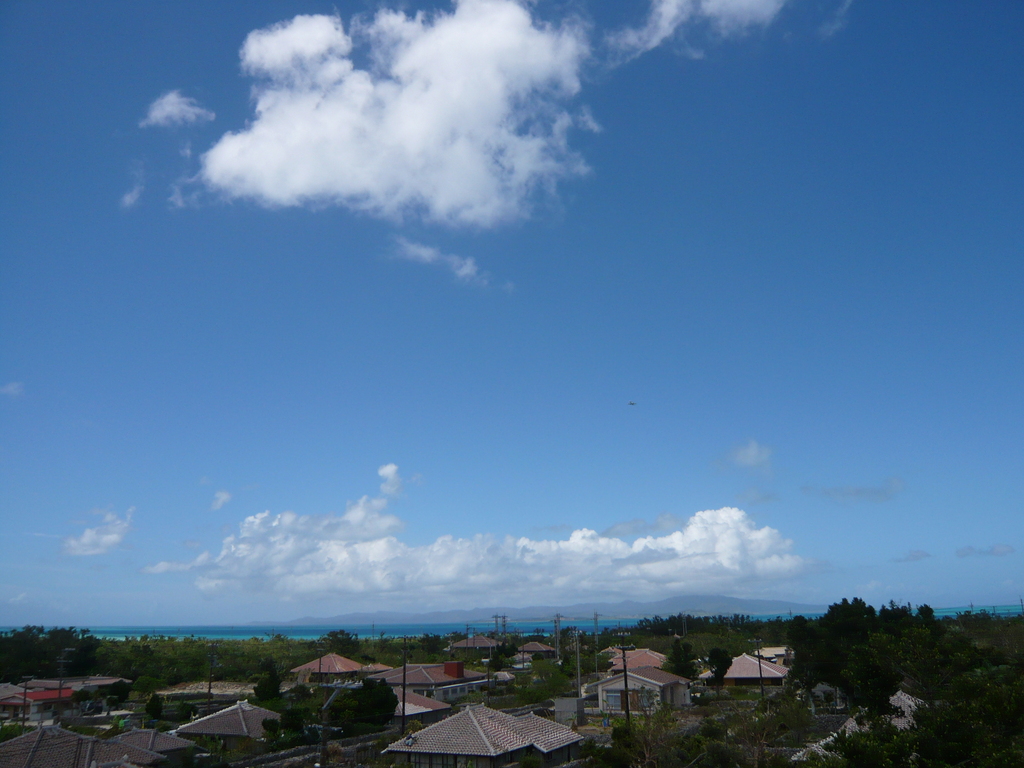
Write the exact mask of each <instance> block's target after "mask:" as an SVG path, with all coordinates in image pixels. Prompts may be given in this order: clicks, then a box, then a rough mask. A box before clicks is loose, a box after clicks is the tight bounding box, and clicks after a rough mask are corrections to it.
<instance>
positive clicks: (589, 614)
mask: <svg viewBox="0 0 1024 768" xmlns="http://www.w3.org/2000/svg"><path fill="white" fill-rule="evenodd" d="M826 609H827V606H824V605H809V604H806V603H790V602H786V601H784V600H747V599H743V598H738V597H725V596H723V595H680V596H678V597H668V598H665V599H664V600H656V601H654V602H650V603H641V602H637V601H635V600H624V601H622V602H619V603H576V604H575V605H531V606H528V607H526V608H504V607H495V608H472V609H470V610H454V611H432V612H429V613H409V612H401V611H373V612H363V613H345V614H342V615H340V616H323V617H314V616H303V617H302V618H301V619H293V620H292V621H283V622H282V621H275V622H269V621H256V622H252V624H253V625H255V626H277V627H280V626H324V625H330V624H342V625H346V624H347V625H354V624H378V625H382V626H383V625H388V624H453V623H469V624H478V623H481V622H490V621H491V620H492V617H493V616H494V615H495V614H498V615H503V616H507V617H508V618H509V620H511V621H532V620H538V621H540V620H543V621H550V619H551V617H552V616H554V615H555V614H556V613H560V614H562V616H563V617H564V618H565V619H567V620H573V619H576V620H581V619H583V620H590V619H592V618H593V616H594V613H595V612H596V613H599V614H601V616H602V617H603V618H604V619H606V620H607V619H641V618H644V617H648V616H655V615H658V616H672V615H675V614H677V613H689V614H692V615H694V616H716V615H719V614H724V615H726V616H731V615H732V614H734V613H741V614H748V615H752V616H774V615H783V614H789V613H792V614H794V615H796V614H801V613H802V614H816V613H824V612H825V611H826Z"/></svg>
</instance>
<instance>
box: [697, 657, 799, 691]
mask: <svg viewBox="0 0 1024 768" xmlns="http://www.w3.org/2000/svg"><path fill="white" fill-rule="evenodd" d="M788 674H789V667H784V666H782V665H781V664H774V663H772V662H770V661H766V660H765V659H759V658H758V657H757V656H751V655H750V654H748V653H743V654H740V655H739V656H737V657H736V658H735V659H733V660H732V664H731V665H730V666H729V671H728V672H726V673H725V679H724V680H723V683H722V684H723V685H761V684H762V683H763V684H764V685H782V684H783V683H784V682H785V680H786V675H788ZM700 677H701V679H702V680H705V681H707V680H710V679H711V673H710V672H703V673H702V674H701V676H700Z"/></svg>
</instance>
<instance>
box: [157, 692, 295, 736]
mask: <svg viewBox="0 0 1024 768" xmlns="http://www.w3.org/2000/svg"><path fill="white" fill-rule="evenodd" d="M280 719H281V715H279V714H278V713H277V712H272V711H271V710H269V709H264V708H263V707H257V706H256V705H255V704H250V703H249V702H247V701H240V702H238V703H237V704H235V705H234V706H233V707H228V708H227V709H222V710H221V711H220V712H214V713H213V714H212V715H207V716H206V717H201V718H199V719H198V720H193V721H192V722H191V723H186V724H185V725H182V726H180V727H179V728H178V729H177V730H176V731H175V733H183V734H185V735H186V736H248V737H249V738H252V739H262V738H263V721H264V720H280Z"/></svg>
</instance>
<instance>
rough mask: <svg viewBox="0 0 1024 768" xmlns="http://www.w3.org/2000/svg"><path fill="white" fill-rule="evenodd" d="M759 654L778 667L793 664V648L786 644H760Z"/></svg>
mask: <svg viewBox="0 0 1024 768" xmlns="http://www.w3.org/2000/svg"><path fill="white" fill-rule="evenodd" d="M760 656H761V658H762V659H765V660H766V661H770V662H772V663H773V664H778V665H779V666H780V667H791V666H793V649H792V648H790V647H789V646H786V645H766V646H762V648H761V653H760Z"/></svg>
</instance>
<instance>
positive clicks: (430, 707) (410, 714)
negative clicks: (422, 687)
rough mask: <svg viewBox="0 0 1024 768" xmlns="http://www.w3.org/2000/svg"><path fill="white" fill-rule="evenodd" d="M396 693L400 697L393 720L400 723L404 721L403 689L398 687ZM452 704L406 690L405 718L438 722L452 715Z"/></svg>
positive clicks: (426, 722) (426, 723)
mask: <svg viewBox="0 0 1024 768" xmlns="http://www.w3.org/2000/svg"><path fill="white" fill-rule="evenodd" d="M395 695H396V696H397V697H398V704H396V705H395V717H394V719H393V720H392V722H393V723H394V724H396V725H400V724H401V722H402V689H401V688H396V689H395ZM451 713H452V705H451V704H445V703H444V702H443V701H438V700H437V699H430V698H427V697H426V696H421V695H420V694H418V693H413V692H412V691H410V690H406V692H405V719H406V721H409V720H418V721H419V722H421V723H423V724H424V725H428V724H430V723H436V722H437V721H439V720H444V719H445V718H446V717H448V716H449V715H451Z"/></svg>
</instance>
